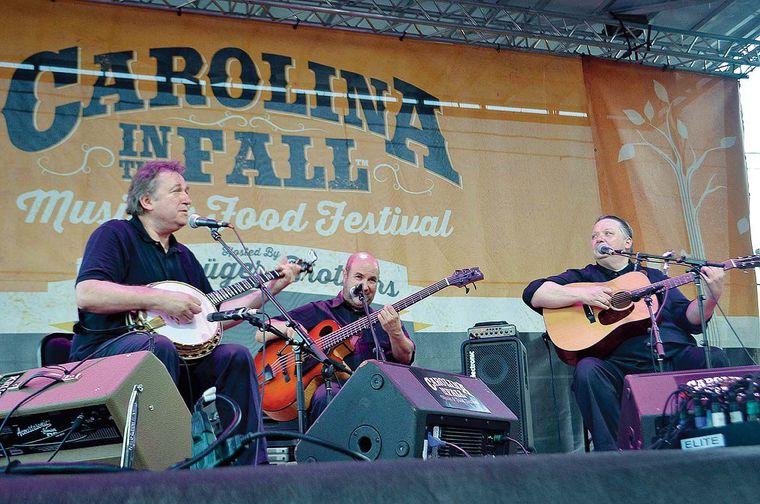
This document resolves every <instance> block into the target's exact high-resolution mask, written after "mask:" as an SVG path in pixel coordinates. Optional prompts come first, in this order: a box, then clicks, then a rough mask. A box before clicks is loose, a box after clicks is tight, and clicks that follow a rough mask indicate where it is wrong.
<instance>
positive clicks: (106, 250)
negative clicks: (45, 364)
mask: <svg viewBox="0 0 760 504" xmlns="http://www.w3.org/2000/svg"><path fill="white" fill-rule="evenodd" d="M84 280H105V281H107V282H113V283H117V284H121V285H147V284H150V283H153V282H159V281H162V280H176V281H179V282H184V283H187V284H190V285H192V286H194V287H196V288H197V289H200V290H201V291H202V292H205V293H208V292H211V291H212V288H211V285H210V284H209V282H208V279H207V278H206V275H205V273H204V271H203V267H202V266H201V264H200V263H199V262H198V260H197V259H196V258H195V256H194V255H193V253H192V252H190V249H188V248H187V247H185V246H184V245H182V244H181V243H179V242H178V241H177V240H176V238H174V235H171V236H170V237H169V250H168V252H167V251H164V248H163V246H162V245H161V243H159V242H158V241H156V240H154V239H153V238H151V237H150V235H149V234H148V232H147V231H146V230H145V227H144V226H143V224H142V222H141V221H140V219H138V218H137V217H132V218H131V219H130V220H111V221H108V222H106V223H104V224H102V225H101V226H100V227H98V228H97V229H96V230H95V231H94V232H93V233H92V235H91V236H90V239H89V240H88V241H87V246H86V247H85V250H84V256H83V258H82V265H81V266H80V268H79V275H78V276H77V280H76V282H77V283H79V282H82V281H84ZM125 318H126V312H124V313H112V314H108V315H102V314H97V313H91V312H86V311H83V310H79V326H77V327H76V328H75V330H76V332H77V337H76V338H75V342H74V344H75V346H79V345H83V346H84V345H86V346H90V345H94V344H99V343H101V342H102V341H105V340H107V339H109V338H110V337H112V336H115V335H117V334H120V333H122V332H124V330H123V326H124V324H125ZM82 326H83V327H82ZM108 329H114V332H113V333H100V332H99V331H103V330H108ZM120 329H121V330H120ZM88 330H96V331H98V333H97V334H93V333H88Z"/></svg>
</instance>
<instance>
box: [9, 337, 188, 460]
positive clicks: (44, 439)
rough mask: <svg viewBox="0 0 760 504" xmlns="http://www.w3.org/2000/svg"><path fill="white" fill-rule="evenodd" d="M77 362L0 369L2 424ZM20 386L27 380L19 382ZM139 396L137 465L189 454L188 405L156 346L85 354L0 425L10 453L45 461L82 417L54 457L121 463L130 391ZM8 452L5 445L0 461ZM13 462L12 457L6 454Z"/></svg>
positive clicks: (25, 458)
mask: <svg viewBox="0 0 760 504" xmlns="http://www.w3.org/2000/svg"><path fill="white" fill-rule="evenodd" d="M78 364H79V363H77V362H72V363H68V364H63V365H61V366H55V367H48V368H39V369H32V370H28V371H20V372H17V373H8V374H5V375H3V376H0V424H1V423H2V420H3V419H4V418H5V417H6V416H7V415H8V414H9V412H10V411H11V410H13V409H14V408H15V407H16V406H17V405H18V404H19V403H20V402H21V401H22V400H24V399H27V398H29V397H30V396H31V395H32V394H34V393H35V392H39V391H40V389H42V387H44V386H46V385H48V384H50V383H51V381H52V380H53V379H54V378H57V377H60V376H62V375H63V373H62V368H63V367H65V368H66V369H68V370H71V369H73V368H74V366H77V365H78ZM21 385H22V386H21ZM136 385H139V386H142V392H141V393H140V394H139V395H138V396H137V405H138V415H137V429H136V433H135V435H136V440H135V441H136V445H135V458H134V460H135V463H134V467H135V468H137V469H151V470H160V469H166V468H167V467H169V466H170V465H171V464H173V463H174V462H177V461H179V460H182V459H184V458H185V457H188V456H189V455H190V453H191V450H190V441H191V438H190V412H189V411H188V409H187V406H186V405H185V402H184V401H183V399H182V397H181V396H180V394H179V391H178V390H177V387H176V386H175V385H174V382H173V381H172V379H171V376H169V373H168V372H167V371H166V368H165V367H164V365H163V364H162V363H161V361H159V360H158V358H156V356H155V355H153V354H152V353H150V352H133V353H128V354H123V355H115V356H112V357H103V358H99V359H92V360H88V361H86V362H85V363H84V364H82V365H81V366H79V367H77V369H76V371H74V373H73V375H71V376H69V377H67V378H66V379H65V381H63V382H61V383H56V384H55V385H53V386H51V387H50V388H48V389H46V390H45V391H43V392H41V393H40V394H39V395H37V396H35V397H33V398H31V399H29V400H28V401H27V402H25V403H24V404H23V405H22V406H21V407H20V408H18V409H17V410H16V411H14V412H13V416H11V417H10V418H9V419H8V421H7V422H6V424H5V427H4V428H3V431H2V432H0V440H2V443H3V446H4V447H5V449H6V450H7V452H8V454H9V456H10V458H11V459H12V460H19V461H20V462H45V461H47V459H48V458H49V457H50V455H52V453H53V452H54V451H55V450H56V448H58V446H59V445H60V444H61V441H62V440H63V439H64V437H65V436H66V435H67V433H68V431H69V429H70V428H71V425H72V423H73V421H74V420H75V419H76V418H77V417H78V416H79V415H80V414H83V415H84V421H83V422H82V424H81V426H80V427H79V428H78V429H77V431H76V432H74V433H72V434H71V435H70V436H69V437H68V439H67V440H66V442H65V443H64V444H63V446H62V447H61V450H60V452H59V453H58V454H57V455H56V456H55V458H54V459H53V461H55V462H83V461H87V462H98V463H106V464H113V465H118V464H119V462H120V459H121V451H122V442H123V439H124V429H125V424H126V419H127V416H128V414H129V401H130V397H131V395H132V390H133V388H134V387H135V386H136ZM3 458H4V455H3V453H2V451H0V460H2V459H3ZM4 463H7V461H4Z"/></svg>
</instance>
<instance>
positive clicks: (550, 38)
mask: <svg viewBox="0 0 760 504" xmlns="http://www.w3.org/2000/svg"><path fill="white" fill-rule="evenodd" d="M90 1H97V2H100V3H109V4H118V5H132V6H142V7H153V8H162V9H170V10H174V11H177V12H179V13H182V12H193V13H200V14H212V15H220V16H229V17H236V18H245V19H256V20H264V21H270V22H276V23H288V24H291V25H299V26H318V27H325V28H334V29H342V30H352V31H359V32H367V33H375V34H381V35H391V36H395V37H399V38H401V39H404V38H415V39H424V40H431V41H437V42H447V43H455V44H467V45H475V46H484V47H492V48H495V49H518V50H527V51H539V52H548V53H553V54H565V55H591V56H596V57H600V58H605V59H610V60H616V61H629V62H636V63H640V64H643V65H650V66H658V67H665V68H672V69H680V70H687V71H693V72H700V73H708V74H714V75H723V76H727V77H733V78H741V77H746V76H747V75H748V74H749V72H751V71H752V70H753V69H754V68H756V67H758V66H760V41H758V40H754V39H748V38H737V37H728V36H719V35H713V34H708V33H700V32H696V31H687V30H677V29H672V28H665V27H661V26H653V25H647V24H641V23H635V22H630V21H625V20H623V19H622V18H615V17H613V16H612V15H611V16H606V17H605V16H602V15H598V14H597V15H583V14H577V15H576V14H569V13H560V12H550V11H546V10H543V9H538V8H523V7H516V6H511V5H502V4H500V3H498V2H496V1H491V2H488V1H480V2H475V1H439V0H436V1H432V0H299V1H291V2H285V1H275V0H271V1H267V0H263V1H254V0H90ZM538 5H542V4H538Z"/></svg>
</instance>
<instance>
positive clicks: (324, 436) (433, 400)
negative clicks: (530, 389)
mask: <svg viewBox="0 0 760 504" xmlns="http://www.w3.org/2000/svg"><path fill="white" fill-rule="evenodd" d="M516 419H517V418H516V417H515V415H514V414H513V413H512V412H511V411H509V408H507V407H506V406H505V405H504V403H502V402H501V401H500V400H499V398H498V397H496V395H494V393H493V392H491V391H490V390H489V389H488V387H486V386H485V385H484V384H483V383H482V382H481V381H480V380H476V379H474V378H469V377H467V376H461V375H457V374H454V373H444V372H441V371H433V370H430V369H423V368H417V367H410V366H403V365H400V364H389V363H385V362H378V361H375V360H369V361H365V362H364V363H362V365H361V366H359V367H358V368H357V370H356V371H355V372H354V374H353V376H352V377H351V378H350V379H349V380H348V381H347V382H346V384H345V385H344V386H343V388H342V389H341V391H340V393H339V394H338V395H336V396H335V398H334V399H333V400H332V402H331V403H330V404H329V405H328V406H327V408H326V409H325V410H324V411H323V412H322V414H321V415H320V416H319V418H317V420H316V422H314V425H312V427H311V428H310V429H309V431H308V432H307V434H308V435H309V436H313V437H316V438H319V439H321V440H323V441H327V442H330V443H333V444H336V445H338V446H341V447H343V448H348V449H350V450H353V451H356V452H359V453H362V454H364V455H365V456H367V457H368V458H370V459H372V460H375V459H398V458H413V457H417V458H428V457H446V456H463V454H462V453H461V452H459V449H461V450H464V451H466V452H467V453H468V454H469V455H471V456H478V455H504V454H506V444H507V441H506V439H505V438H504V435H506V434H508V432H509V427H510V423H511V422H514V421H515V420H516ZM437 439H440V440H443V441H445V442H446V443H453V444H455V445H456V447H453V446H451V445H449V444H443V445H441V446H433V445H437V444H438V442H437V441H436V440H437ZM431 440H432V441H433V442H432V443H431V442H430V441H431ZM296 460H297V461H298V462H299V463H300V462H317V461H319V462H321V461H326V460H352V459H351V458H350V457H349V456H348V455H344V454H342V453H339V452H336V451H333V450H331V449H329V448H324V447H322V446H318V445H315V444H312V443H308V442H305V441H301V442H300V443H299V444H298V446H297V447H296Z"/></svg>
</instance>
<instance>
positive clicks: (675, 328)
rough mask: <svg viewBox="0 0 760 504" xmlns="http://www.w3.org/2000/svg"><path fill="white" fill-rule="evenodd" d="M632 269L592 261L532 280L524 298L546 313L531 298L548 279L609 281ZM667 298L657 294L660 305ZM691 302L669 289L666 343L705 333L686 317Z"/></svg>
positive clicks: (659, 275) (655, 273)
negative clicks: (619, 268) (617, 268)
mask: <svg viewBox="0 0 760 504" xmlns="http://www.w3.org/2000/svg"><path fill="white" fill-rule="evenodd" d="M631 271H634V264H633V263H628V265H627V266H626V267H625V268H623V269H622V270H620V271H613V270H610V269H607V268H604V267H602V266H599V265H598V264H589V265H587V266H586V267H585V268H583V269H569V270H567V271H565V272H564V273H562V274H560V275H555V276H550V277H547V278H539V279H538V280H534V281H532V282H531V283H529V284H528V286H527V287H526V288H525V290H524V291H523V295H522V298H523V301H524V302H525V304H527V305H528V306H530V307H531V308H533V309H534V310H535V311H537V312H538V313H542V310H541V308H537V307H535V306H533V305H532V304H531V300H532V299H533V295H534V294H535V293H536V291H537V290H538V288H539V287H541V286H542V285H543V284H544V282H554V283H556V284H559V285H567V284H572V283H577V282H607V281H609V280H613V279H614V278H617V277H619V276H620V275H624V274H625V273H629V272H631ZM638 271H641V272H642V273H644V274H646V275H647V277H649V281H650V282H651V283H655V282H659V281H660V280H665V279H666V278H668V277H667V276H666V275H665V274H664V273H663V272H661V271H660V270H656V269H653V268H645V267H639V268H638ZM664 297H665V295H664V294H663V293H660V294H657V301H658V302H659V304H660V306H662V301H663V298H664ZM689 303H690V301H689V300H688V299H686V296H684V295H683V294H682V293H681V291H680V290H678V289H677V288H675V289H670V290H669V291H668V294H667V299H666V300H665V305H664V306H663V307H662V310H661V312H660V318H659V320H658V321H657V322H658V324H659V327H660V338H661V339H662V341H663V342H666V343H685V344H696V342H695V341H694V338H693V337H692V336H691V335H692V334H699V333H701V332H702V327H701V325H700V324H696V325H695V324H692V323H691V322H689V320H688V319H687V318H686V309H687V308H688V306H689ZM645 334H646V333H644V334H642V336H643V335H645Z"/></svg>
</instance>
